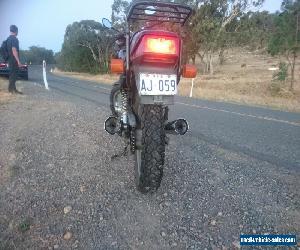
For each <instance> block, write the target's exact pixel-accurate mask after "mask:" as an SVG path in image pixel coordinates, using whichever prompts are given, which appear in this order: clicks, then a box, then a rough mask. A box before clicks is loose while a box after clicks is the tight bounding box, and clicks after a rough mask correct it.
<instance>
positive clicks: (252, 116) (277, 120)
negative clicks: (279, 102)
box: [175, 102, 300, 127]
mask: <svg viewBox="0 0 300 250" xmlns="http://www.w3.org/2000/svg"><path fill="white" fill-rule="evenodd" d="M175 103H176V104H180V105H184V106H189V107H193V108H198V109H207V110H212V111H217V112H223V113H230V114H234V115H239V116H244V117H251V118H255V119H260V120H266V121H272V122H280V123H285V124H289V125H293V126H297V127H300V123H297V122H291V121H286V120H279V119H275V118H271V117H267V116H256V115H249V114H244V113H239V112H234V111H229V110H224V109H215V108H209V107H206V106H199V105H194V104H187V103H183V102H175Z"/></svg>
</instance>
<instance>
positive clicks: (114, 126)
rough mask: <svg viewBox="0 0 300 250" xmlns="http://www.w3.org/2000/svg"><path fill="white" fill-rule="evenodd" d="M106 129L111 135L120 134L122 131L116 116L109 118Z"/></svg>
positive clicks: (105, 125)
mask: <svg viewBox="0 0 300 250" xmlns="http://www.w3.org/2000/svg"><path fill="white" fill-rule="evenodd" d="M104 129H105V131H106V132H107V133H109V134H111V135H114V134H116V133H118V132H119V131H120V123H119V120H118V119H117V118H116V117H114V116H110V117H108V118H107V119H106V121H105V123H104Z"/></svg>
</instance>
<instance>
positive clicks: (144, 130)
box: [135, 105, 165, 193]
mask: <svg viewBox="0 0 300 250" xmlns="http://www.w3.org/2000/svg"><path fill="white" fill-rule="evenodd" d="M138 109H139V110H138V116H139V118H140V129H141V143H142V145H141V148H137V150H136V153H135V179H136V185H137V189H138V190H139V191H140V192H142V193H148V192H154V191H156V190H157V189H158V188H159V186H160V183H161V180H162V177H163V166H164V160H165V130H164V107H163V106H161V105H139V108H138Z"/></svg>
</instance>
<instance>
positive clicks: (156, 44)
mask: <svg viewBox="0 0 300 250" xmlns="http://www.w3.org/2000/svg"><path fill="white" fill-rule="evenodd" d="M145 52H150V53H160V54H167V55H176V54H177V48H176V40H175V39H166V38H163V37H157V38H154V37H146V38H145Z"/></svg>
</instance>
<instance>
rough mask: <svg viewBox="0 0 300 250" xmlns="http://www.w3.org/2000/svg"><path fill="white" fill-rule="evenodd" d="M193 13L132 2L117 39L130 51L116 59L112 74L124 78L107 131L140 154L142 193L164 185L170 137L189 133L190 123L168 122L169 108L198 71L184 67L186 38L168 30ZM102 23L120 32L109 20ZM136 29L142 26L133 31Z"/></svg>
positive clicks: (171, 6)
mask: <svg viewBox="0 0 300 250" xmlns="http://www.w3.org/2000/svg"><path fill="white" fill-rule="evenodd" d="M191 13H192V9H191V8H190V7H188V6H185V5H181V4H174V3H164V2H137V3H133V4H132V5H131V7H130V9H129V13H128V15H127V18H126V29H125V32H124V33H120V34H119V35H118V36H117V40H118V41H122V40H123V41H124V48H125V49H120V51H119V53H118V55H119V56H118V58H115V59H112V60H111V65H110V68H111V72H112V73H117V74H120V75H121V76H120V80H119V82H117V83H116V84H115V85H114V86H113V88H112V90H111V94H110V107H111V111H112V116H110V117H109V118H107V119H106V121H105V124H104V128H105V130H106V131H107V132H108V133H109V134H111V135H114V134H117V135H119V136H121V137H124V138H125V139H126V141H127V143H128V144H127V145H128V146H130V151H131V153H132V154H134V156H135V181H136V186H137V189H138V190H139V191H140V192H142V193H148V192H154V191H156V190H157V189H158V188H159V186H160V184H161V180H162V177H163V167H164V161H165V148H166V145H167V143H168V138H167V135H168V134H176V135H184V134H186V133H187V131H188V129H189V125H188V122H187V121H186V120H185V119H177V120H175V121H168V111H169V108H168V106H169V105H173V104H174V96H175V95H176V94H177V91H178V88H177V85H178V84H179V82H180V78H181V76H183V77H186V78H195V77H196V74H197V70H196V68H195V66H193V65H182V47H183V45H182V38H181V36H180V35H179V34H178V33H176V32H172V31H168V27H173V26H171V25H174V26H176V25H177V26H178V25H179V27H181V28H182V27H184V25H185V23H186V22H187V20H188V19H189V17H190V16H191ZM102 24H103V26H104V27H106V28H109V29H112V30H115V31H117V30H116V29H115V28H114V27H113V26H112V24H111V22H110V21H109V20H108V19H106V18H103V19H102ZM137 27H142V28H139V29H138V30H137V31H135V32H133V30H134V29H137ZM117 32H119V31H117ZM121 44H122V43H121ZM121 52H124V53H121ZM122 55H123V56H122Z"/></svg>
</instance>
